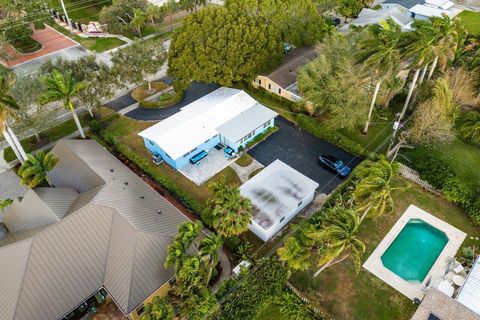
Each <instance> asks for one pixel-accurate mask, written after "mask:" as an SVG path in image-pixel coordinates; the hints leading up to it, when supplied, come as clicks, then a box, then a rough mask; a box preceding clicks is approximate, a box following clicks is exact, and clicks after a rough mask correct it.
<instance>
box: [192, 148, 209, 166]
mask: <svg viewBox="0 0 480 320" xmlns="http://www.w3.org/2000/svg"><path fill="white" fill-rule="evenodd" d="M207 155H208V153H207V152H206V151H205V150H203V151H200V152H199V153H197V154H196V155H194V156H193V157H191V158H190V160H189V161H190V163H191V164H195V163H197V162H198V161H200V160H202V159H203V158H205V157H206V156H207Z"/></svg>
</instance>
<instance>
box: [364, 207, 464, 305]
mask: <svg viewBox="0 0 480 320" xmlns="http://www.w3.org/2000/svg"><path fill="white" fill-rule="evenodd" d="M410 219H421V220H423V221H424V222H426V223H428V224H430V225H431V226H433V227H435V228H437V229H438V230H440V231H443V232H444V233H445V234H446V235H447V237H448V243H447V244H446V246H445V248H443V251H442V252H441V253H440V255H439V256H438V258H437V261H435V263H434V264H433V266H432V268H431V269H430V271H429V273H428V274H427V276H426V277H425V279H424V280H423V282H422V283H412V282H408V281H406V280H404V279H402V278H401V277H400V276H398V275H396V274H395V273H393V272H392V271H390V270H389V269H387V268H385V267H384V265H383V263H382V260H381V259H380V258H381V257H382V255H383V254H384V252H385V251H386V250H387V249H388V247H389V246H390V244H391V243H392V242H393V240H395V238H396V237H397V236H398V234H399V233H400V231H401V230H402V229H403V227H404V226H405V225H406V224H407V223H408V221H410ZM466 236H467V234H466V233H465V232H463V231H461V230H459V229H457V228H455V227H453V226H451V225H449V224H448V223H446V222H444V221H442V220H440V219H438V218H437V217H435V216H433V215H431V214H429V213H428V212H426V211H424V210H422V209H420V208H418V207H416V206H414V205H410V206H409V207H408V208H407V210H406V211H405V213H404V214H403V215H402V216H401V217H400V219H398V221H397V222H396V223H395V225H394V226H393V227H392V229H390V231H389V232H388V233H387V235H386V236H385V238H383V240H382V241H381V242H380V244H379V245H378V247H377V248H376V249H375V251H373V253H372V254H371V255H370V257H368V259H367V261H365V263H364V264H363V267H364V268H365V269H367V270H368V271H370V272H371V273H373V274H374V275H375V276H377V277H378V278H380V279H381V280H383V281H384V282H386V283H387V284H388V285H390V286H392V287H393V288H395V289H396V290H397V291H399V292H401V293H402V294H404V295H405V296H407V297H408V298H409V299H412V300H413V299H415V298H417V299H420V300H421V299H422V298H423V296H424V295H425V291H424V290H422V289H424V288H425V287H426V284H427V282H429V284H434V283H438V282H439V281H440V280H441V279H442V278H443V277H444V274H445V270H446V269H447V265H448V263H449V261H450V260H451V259H452V258H453V257H455V254H456V253H457V251H458V249H459V248H460V246H461V244H462V243H463V240H465V237H466Z"/></svg>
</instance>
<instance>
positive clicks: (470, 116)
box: [458, 111, 480, 143]
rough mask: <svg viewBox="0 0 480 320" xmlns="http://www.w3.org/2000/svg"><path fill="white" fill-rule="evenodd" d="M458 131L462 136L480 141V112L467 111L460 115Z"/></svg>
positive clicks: (476, 141) (473, 140)
mask: <svg viewBox="0 0 480 320" xmlns="http://www.w3.org/2000/svg"><path fill="white" fill-rule="evenodd" d="M458 131H459V132H460V134H461V135H462V138H464V139H468V140H470V141H472V142H475V143H480V112H477V111H467V112H465V113H464V114H463V115H462V116H461V117H460V125H459V129H458Z"/></svg>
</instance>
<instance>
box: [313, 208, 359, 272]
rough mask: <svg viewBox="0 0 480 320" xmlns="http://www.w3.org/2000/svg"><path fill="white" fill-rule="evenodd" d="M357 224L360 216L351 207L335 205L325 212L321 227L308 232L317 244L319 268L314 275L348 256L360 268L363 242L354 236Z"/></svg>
mask: <svg viewBox="0 0 480 320" xmlns="http://www.w3.org/2000/svg"><path fill="white" fill-rule="evenodd" d="M359 226H360V217H359V216H358V214H357V213H356V212H355V211H354V210H352V209H347V208H344V207H343V206H340V205H337V206H335V207H333V208H331V209H330V210H328V211H327V212H326V213H325V216H324V217H323V218H322V224H321V228H320V229H319V230H315V231H313V232H310V233H309V234H308V237H310V238H312V239H313V240H314V241H315V242H316V243H317V244H318V245H317V246H319V254H320V260H319V261H318V266H319V267H320V269H318V270H317V271H316V272H315V274H314V276H315V277H316V276H318V275H319V274H320V273H321V272H322V271H323V270H325V269H326V268H328V267H331V266H333V265H335V264H337V263H340V262H342V261H343V260H345V259H346V258H348V257H352V259H353V262H354V263H355V267H356V269H357V270H359V269H360V264H361V260H360V259H361V257H362V255H363V253H364V252H365V244H364V243H363V242H362V241H360V240H359V239H357V238H356V234H357V232H358V227H359ZM342 254H343V255H342Z"/></svg>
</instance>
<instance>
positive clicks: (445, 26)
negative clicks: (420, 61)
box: [428, 14, 465, 79]
mask: <svg viewBox="0 0 480 320" xmlns="http://www.w3.org/2000/svg"><path fill="white" fill-rule="evenodd" d="M430 22H431V24H432V27H433V29H434V30H435V31H436V43H435V44H434V45H433V46H434V54H435V58H434V60H433V63H432V66H431V68H430V72H429V74H428V79H431V78H432V75H433V72H434V71H435V68H436V66H437V63H440V70H442V71H443V70H445V67H446V65H447V63H448V62H449V61H453V59H454V58H455V53H456V51H457V49H458V46H459V44H460V40H461V39H460V37H461V35H462V34H465V28H464V27H463V26H462V24H461V23H460V20H459V19H458V18H450V17H449V16H448V15H446V14H443V15H442V17H432V18H430ZM462 41H463V40H462Z"/></svg>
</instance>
